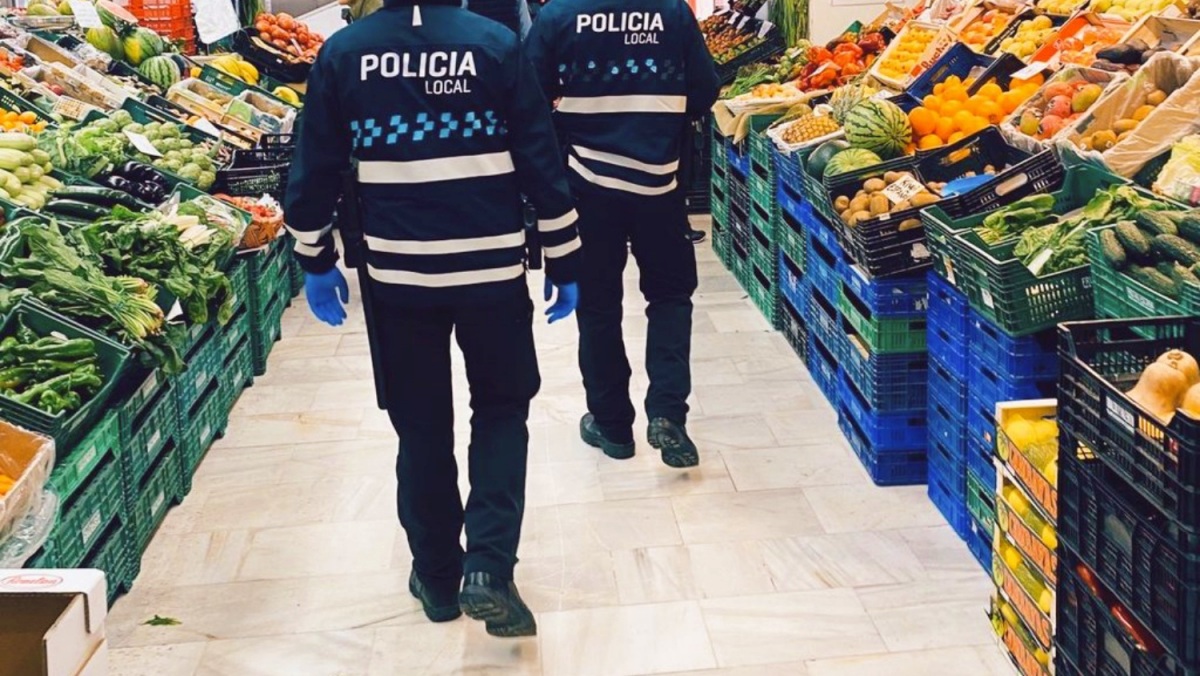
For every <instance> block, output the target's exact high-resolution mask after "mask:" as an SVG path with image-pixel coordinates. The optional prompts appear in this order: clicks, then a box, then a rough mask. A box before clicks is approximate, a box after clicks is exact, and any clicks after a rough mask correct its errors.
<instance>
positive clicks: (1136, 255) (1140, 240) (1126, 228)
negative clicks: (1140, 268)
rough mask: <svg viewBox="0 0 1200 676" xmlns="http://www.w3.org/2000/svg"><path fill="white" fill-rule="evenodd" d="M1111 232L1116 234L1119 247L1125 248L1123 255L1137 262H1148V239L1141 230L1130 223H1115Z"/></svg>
mask: <svg viewBox="0 0 1200 676" xmlns="http://www.w3.org/2000/svg"><path fill="white" fill-rule="evenodd" d="M1113 230H1114V231H1115V232H1116V234H1117V239H1118V240H1120V242H1121V246H1123V247H1125V253H1126V254H1128V256H1129V258H1131V259H1133V260H1135V261H1139V262H1148V261H1149V260H1150V238H1149V237H1147V236H1146V233H1144V232H1142V230H1141V228H1139V227H1137V226H1136V225H1134V224H1133V223H1132V222H1130V221H1122V222H1120V223H1117V227H1116V228H1114V229H1113Z"/></svg>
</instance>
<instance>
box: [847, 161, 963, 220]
mask: <svg viewBox="0 0 1200 676" xmlns="http://www.w3.org/2000/svg"><path fill="white" fill-rule="evenodd" d="M938 199H939V198H938V196H937V195H936V194H934V193H933V192H932V191H931V190H930V189H929V187H927V186H926V185H924V184H922V183H921V182H920V181H919V180H918V179H917V178H916V177H915V176H914V175H913V174H912V173H911V172H907V171H889V172H887V173H885V174H883V175H882V176H878V177H872V178H868V179H866V180H865V181H863V183H862V187H861V188H859V189H858V191H857V192H855V193H854V196H853V197H851V196H850V195H841V196H839V197H837V198H836V199H835V200H834V202H833V208H834V209H835V210H836V211H837V212H838V214H839V215H840V216H841V218H842V221H843V222H844V223H845V224H846V225H848V226H850V227H851V228H853V227H856V226H858V225H859V224H861V223H866V222H867V221H869V220H871V219H884V218H888V217H890V216H891V215H892V214H893V213H898V212H901V211H907V210H910V209H920V208H922V207H927V206H929V205H931V204H935V203H937V201H938ZM919 227H921V220H920V219H919V218H910V219H907V220H905V221H903V222H902V223H900V231H901V232H904V231H905V230H912V229H914V228H919Z"/></svg>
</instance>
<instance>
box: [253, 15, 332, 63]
mask: <svg viewBox="0 0 1200 676" xmlns="http://www.w3.org/2000/svg"><path fill="white" fill-rule="evenodd" d="M254 30H255V32H256V36H255V37H256V38H257V40H258V44H259V45H260V46H263V47H267V48H269V49H273V50H274V51H277V52H279V53H282V54H283V55H285V56H286V57H288V58H290V59H294V60H296V61H304V62H307V63H313V62H314V61H316V60H317V51H319V50H320V49H321V46H322V45H323V44H325V38H324V36H322V35H321V34H319V33H316V32H313V31H311V30H309V28H308V25H307V24H305V23H304V22H303V21H297V20H296V19H295V18H293V17H292V15H291V14H287V13H285V12H280V13H279V14H270V13H267V12H263V13H262V14H259V15H258V18H256V19H255V20H254Z"/></svg>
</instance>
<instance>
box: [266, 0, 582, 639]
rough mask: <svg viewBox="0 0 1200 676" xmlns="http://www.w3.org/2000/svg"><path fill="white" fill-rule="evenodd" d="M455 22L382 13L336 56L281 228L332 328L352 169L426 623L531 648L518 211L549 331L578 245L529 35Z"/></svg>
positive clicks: (315, 103)
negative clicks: (538, 265)
mask: <svg viewBox="0 0 1200 676" xmlns="http://www.w3.org/2000/svg"><path fill="white" fill-rule="evenodd" d="M460 5H461V0H420V1H419V2H415V3H414V2H413V0H384V6H383V9H381V10H380V11H378V12H376V13H374V14H372V15H370V16H368V17H366V18H364V19H362V20H360V21H356V22H354V23H353V24H351V25H350V26H348V27H347V28H344V29H342V30H340V31H338V32H337V33H335V34H334V35H333V36H332V37H331V38H330V39H329V41H328V42H326V43H325V46H324V48H323V49H322V50H321V52H320V56H319V57H318V59H317V62H316V64H315V65H314V66H313V69H312V74H311V75H310V76H309V80H308V96H307V101H306V105H305V110H304V120H303V124H302V128H301V131H300V139H299V145H298V147H297V150H296V156H295V164H294V166H293V169H292V172H291V182H290V184H289V186H288V194H287V206H286V208H287V219H288V223H289V230H290V231H291V233H292V234H293V236H294V237H295V239H296V246H295V255H296V257H297V258H298V259H299V261H300V264H301V265H302V266H303V268H304V270H305V272H306V273H307V276H306V284H305V288H306V292H307V297H308V301H309V304H310V305H311V306H312V310H313V312H314V313H315V314H316V315H317V317H318V318H320V319H321V320H323V321H325V322H327V323H330V324H333V325H338V324H340V323H341V322H342V321H343V320H344V318H345V316H346V313H345V310H344V309H343V307H342V303H344V302H346V301H347V299H348V293H347V285H346V280H345V279H344V278H343V276H342V274H341V273H340V272H339V271H338V269H337V267H336V263H337V260H338V254H337V251H336V249H335V247H334V238H333V234H332V232H331V230H332V226H331V225H330V223H331V219H332V217H333V213H334V207H335V204H336V202H337V200H338V197H339V193H340V192H341V189H340V187H339V174H340V173H341V172H343V171H346V170H351V168H352V165H353V169H352V170H353V171H356V179H357V182H356V184H355V185H356V188H357V190H356V192H357V195H356V197H355V199H356V201H355V204H356V205H357V206H358V209H359V211H360V213H361V217H360V219H359V221H360V222H361V226H362V230H363V234H364V235H365V245H366V264H365V265H364V266H363V267H362V268H361V271H360V277H362V278H364V279H363V281H364V296H368V295H369V296H370V297H365V298H364V305H365V306H368V307H367V308H366V309H367V310H368V311H369V312H368V330H369V332H373V333H374V336H373V339H372V353H373V358H374V359H376V360H377V362H376V367H377V369H376V374H377V375H376V379H377V384H380V385H383V389H384V395H383V398H384V399H385V400H386V408H387V411H388V414H389V416H390V417H391V420H392V423H393V425H394V427H395V428H396V431H397V433H398V434H399V437H400V451H399V457H398V460H397V464H396V473H397V477H398V480H399V490H398V503H399V513H400V521H401V523H402V524H403V526H404V529H405V531H406V532H407V535H408V542H409V546H410V548H411V550H412V553H413V571H412V575H411V577H410V579H409V589H410V590H411V591H412V593H413V595H414V596H416V597H417V598H418V599H419V600H420V601H421V603H422V605H423V607H424V610H425V614H426V615H427V616H428V617H429V619H430V620H432V621H435V622H441V621H447V620H452V619H454V618H456V617H458V616H459V614H460V607H461V610H462V611H463V612H466V613H467V615H469V616H471V617H473V618H475V619H479V620H484V621H486V622H487V631H488V633H491V634H493V635H497V636H523V635H532V634H534V633H536V625H535V623H534V619H533V615H532V614H531V613H530V611H529V609H528V608H527V607H526V606H525V604H524V603H523V602H522V601H521V598H520V596H519V594H518V593H517V589H516V587H515V586H514V585H513V583H512V579H513V566H514V565H515V563H516V560H517V559H516V554H517V543H518V539H519V536H520V531H521V518H522V513H523V509H524V501H525V500H524V499H525V465H526V457H527V450H528V441H529V434H528V430H527V427H526V421H527V419H528V415H529V403H530V400H531V399H532V397H533V396H534V394H535V393H536V392H537V390H538V388H539V386H540V379H539V375H538V369H537V357H536V354H535V352H534V343H533V334H532V325H531V319H532V303H531V301H530V298H529V291H528V288H527V285H526V282H525V268H526V263H525V260H524V259H525V257H526V254H525V244H526V242H525V239H526V235H525V230H524V228H523V221H524V219H523V209H522V203H521V199H520V194H522V193H523V194H525V195H526V196H528V197H529V199H530V200H531V201H532V202H533V204H534V205H535V206H536V208H537V210H538V214H539V218H540V220H539V221H538V223H537V230H538V231H540V239H541V245H542V247H543V250H544V252H545V256H546V272H547V275H548V278H547V284H546V300H551V296H552V292H553V288H552V285H553V286H554V287H557V299H556V302H555V303H554V304H553V305H552V306H551V307H550V309H549V310H547V312H546V314H548V315H549V316H550V321H552V322H553V321H557V320H559V319H562V318H564V317H566V316H568V315H570V314H571V312H572V311H573V309H574V306H575V303H576V302H577V291H576V289H575V284H574V281H575V277H576V268H577V266H578V258H579V246H580V245H579V238H578V237H577V235H576V228H575V220H576V215H575V211H574V208H573V206H574V205H573V203H572V200H571V197H570V195H569V193H568V187H567V180H566V175H565V172H564V168H563V164H562V158H561V155H560V152H559V146H558V144H557V142H556V140H555V136H554V129H553V123H552V121H551V119H550V112H549V106H548V104H547V102H546V100H545V98H544V97H543V95H542V92H541V89H540V88H539V86H538V83H537V80H536V77H535V75H534V73H533V70H532V66H531V65H530V64H529V62H528V60H527V59H526V58H525V57H524V55H523V54H522V52H521V49H520V46H519V42H518V39H517V36H516V35H515V34H513V33H512V32H511V31H510V30H507V29H505V28H504V27H502V26H500V25H499V24H497V23H495V22H492V21H490V20H488V19H485V18H483V17H480V16H478V15H475V14H472V13H471V12H469V11H467V10H465V9H463V8H462V7H461V6H460ZM343 236H344V234H343ZM372 316H373V321H372ZM452 332H453V334H454V336H455V339H456V341H457V342H458V345H459V347H460V348H461V349H462V352H463V355H464V357H465V363H466V369H467V380H468V382H469V384H470V391H471V410H472V417H471V440H470V449H469V473H470V480H471V492H470V495H469V497H468V500H467V504H466V509H465V513H464V509H463V504H462V501H461V498H460V496H459V492H458V468H457V466H456V463H455V459H454V434H453V430H454V411H453V407H452V395H451V370H450V336H451V333H452ZM464 525H465V527H466V533H467V545H466V551H465V553H464V551H463V549H462V547H461V546H460V544H459V535H460V533H461V531H462V530H463V527H464ZM464 574H465V579H464ZM460 583H461V585H462V591H461V594H460V593H459V585H460Z"/></svg>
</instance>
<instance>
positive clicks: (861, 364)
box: [841, 333, 929, 412]
mask: <svg viewBox="0 0 1200 676" xmlns="http://www.w3.org/2000/svg"><path fill="white" fill-rule="evenodd" d="M841 366H842V369H843V370H844V371H845V372H846V375H847V376H848V377H849V378H850V382H852V383H854V385H855V386H856V387H858V390H859V391H860V392H862V394H863V397H864V398H866V400H867V402H868V403H869V404H870V405H871V408H872V409H874V410H876V411H884V412H897V411H913V410H923V409H924V408H925V407H926V405H927V399H928V394H929V355H928V354H926V353H923V352H914V353H908V354H906V353H901V354H874V353H871V352H870V350H869V349H868V347H867V345H866V344H865V343H864V342H863V341H862V340H861V339H859V338H858V337H857V336H856V335H855V334H852V333H847V335H846V342H845V344H844V349H843V350H842V362H841Z"/></svg>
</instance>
